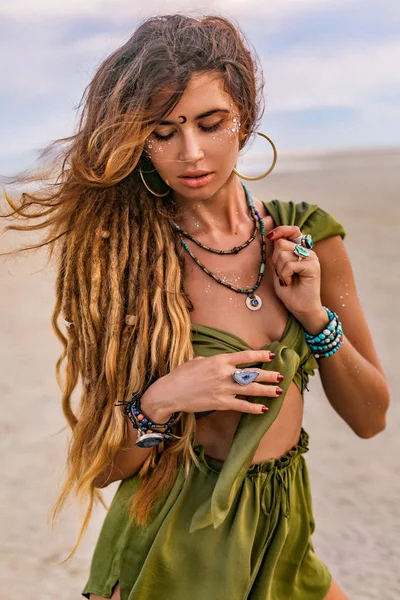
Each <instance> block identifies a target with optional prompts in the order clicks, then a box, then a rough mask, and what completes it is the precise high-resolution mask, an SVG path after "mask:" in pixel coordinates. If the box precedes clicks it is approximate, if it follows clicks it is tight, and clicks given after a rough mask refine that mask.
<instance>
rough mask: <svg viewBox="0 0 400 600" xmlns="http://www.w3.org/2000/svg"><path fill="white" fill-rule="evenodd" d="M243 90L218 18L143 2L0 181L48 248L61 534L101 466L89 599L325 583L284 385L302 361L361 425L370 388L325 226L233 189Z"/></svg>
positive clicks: (256, 84) (300, 211)
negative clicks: (48, 171) (134, 21)
mask: <svg viewBox="0 0 400 600" xmlns="http://www.w3.org/2000/svg"><path fill="white" fill-rule="evenodd" d="M262 91H263V81H262V74H261V71H260V70H259V67H258V64H257V60H256V56H255V53H254V52H253V53H252V52H251V51H250V50H249V47H248V44H246V42H245V38H244V36H243V34H242V33H241V32H240V30H239V29H238V28H237V27H236V26H234V25H233V24H232V23H231V22H229V21H228V20H226V19H224V18H221V17H217V16H209V17H205V18H201V19H195V18H189V17H186V16H183V15H173V16H159V17H154V18H151V19H148V20H146V21H145V22H143V23H142V24H141V25H140V27H139V28H138V29H137V30H136V31H135V32H134V34H133V35H132V37H131V38H130V39H129V40H128V41H127V43H126V44H124V45H123V46H122V47H121V48H119V49H118V50H117V51H116V52H114V53H113V54H112V55H111V56H110V57H108V58H107V59H106V60H105V61H104V62H103V64H102V65H101V66H100V68H99V69H98V71H97V73H96V74H95V76H94V78H93V80H92V82H91V83H90V85H89V86H88V88H87V90H86V92H85V95H86V98H85V100H86V101H85V105H84V110H83V114H82V118H81V121H80V126H79V128H78V131H77V133H76V134H75V135H74V136H72V137H71V138H67V139H64V140H61V142H62V143H66V147H65V148H64V149H63V150H62V154H61V156H62V159H63V160H62V161H61V162H60V164H61V165H62V166H61V169H60V172H59V176H58V178H57V180H56V181H55V182H53V183H52V184H49V187H48V188H46V191H45V192H43V193H35V194H33V193H32V194H30V195H27V194H25V195H23V196H22V203H21V205H19V206H18V205H17V204H16V203H15V202H14V201H12V200H11V198H8V200H9V202H10V204H11V206H12V207H13V209H14V211H15V212H17V213H19V214H20V215H21V216H22V217H26V218H27V219H28V218H32V217H33V216H35V217H42V221H41V223H38V224H36V225H31V227H32V228H36V229H40V228H44V227H47V228H48V230H49V233H48V237H47V238H46V239H45V240H44V243H45V244H49V247H50V248H51V250H52V252H53V250H55V249H56V250H57V252H56V256H57V260H58V279H57V285H56V306H55V310H54V317H53V325H54V329H55V332H56V333H57V335H58V337H59V339H60V340H61V342H62V343H63V345H64V352H63V354H62V356H61V358H60V360H59V361H58V364H57V370H58V371H60V366H61V364H62V362H63V361H64V360H65V362H66V364H65V379H64V381H63V382H62V383H61V385H62V390H63V393H62V403H63V410H64V413H65V416H66V418H67V420H68V423H69V424H70V426H71V428H72V437H71V442H70V447H69V453H68V476H67V479H66V481H65V485H64V487H63V489H62V491H61V494H60V497H59V499H58V502H57V505H56V507H55V511H54V513H55V515H56V514H57V513H58V511H59V510H60V508H61V507H62V505H63V503H64V501H65V499H66V497H67V495H68V494H69V493H70V492H71V491H74V492H75V493H76V494H77V496H78V497H79V498H81V499H82V500H85V499H89V506H88V509H87V513H86V518H85V521H84V523H83V527H82V532H83V531H84V529H85V527H86V525H87V522H88V519H89V517H90V514H91V509H92V506H93V502H94V500H95V499H96V498H97V497H101V493H100V491H99V488H102V487H105V486H106V485H108V484H109V483H110V482H112V481H116V480H122V481H121V484H120V485H119V487H118V490H117V492H116V494H115V497H114V499H113V502H112V504H111V507H110V509H109V511H108V513H107V516H106V519H105V522H104V525H103V528H102V531H101V533H100V537H99V540H98V543H97V546H96V549H95V553H94V556H93V560H92V565H91V572H90V577H89V580H88V582H87V583H86V585H85V587H84V590H83V592H82V593H83V595H84V596H85V597H87V598H91V600H99V598H113V599H114V600H115V599H119V598H121V599H122V600H134V599H136V598H137V599H140V600H161V599H163V600H172V599H174V600H176V599H189V598H190V599H191V600H206V599H207V600H208V599H209V598H213V599H218V600H245V599H251V600H261V599H263V600H265V599H269V600H288V599H291V600H305V599H307V600H322V599H324V598H325V599H327V600H341V599H344V598H346V596H345V595H344V593H343V592H342V591H341V590H340V588H339V587H338V585H337V584H336V583H335V581H334V580H333V579H332V576H331V574H330V572H329V569H328V567H327V566H326V565H325V564H324V563H323V562H322V561H321V560H320V559H319V558H318V557H317V555H316V554H315V552H314V548H313V544H312V540H311V536H312V533H313V531H314V529H315V523H314V518H313V512H312V501H311V494H310V487H309V479H308V474H307V467H306V463H305V460H304V456H303V455H304V453H306V452H307V450H308V435H307V433H306V432H305V431H304V429H303V428H302V419H303V392H304V389H305V387H306V385H307V381H308V377H309V376H310V375H312V374H314V372H315V370H316V369H319V371H320V376H321V379H322V383H323V387H324V390H325V392H326V396H327V399H328V401H329V402H330V403H331V404H332V406H333V407H334V408H335V410H336V411H337V412H338V413H339V414H340V416H341V417H342V418H343V419H344V420H345V421H346V422H347V423H348V425H349V426H350V427H351V428H352V430H353V431H354V432H355V434H356V435H358V436H361V437H363V438H368V437H372V436H374V435H376V434H377V433H378V432H380V431H381V430H383V429H384V427H385V413H386V410H387V406H388V402H389V398H388V396H389V394H388V386H387V382H386V379H385V375H384V373H383V370H382V367H381V365H380V362H379V359H378V356H377V354H376V351H375V349H374V345H373V341H372V339H371V335H370V332H369V329H368V326H367V323H366V321H365V318H364V315H363V312H362V309H361V307H360V303H359V301H358V298H357V293H356V289H355V284H354V279H353V275H352V269H351V265H350V262H349V259H348V256H347V253H346V250H345V248H344V245H343V238H344V236H345V231H344V229H343V227H342V226H341V225H340V224H339V223H338V222H337V221H336V220H335V219H334V218H333V216H331V215H330V214H328V213H327V212H325V211H324V210H322V209H321V208H319V207H318V206H316V205H310V204H307V203H306V202H299V203H293V202H282V201H278V200H272V201H269V202H267V201H264V200H262V199H256V198H252V197H251V194H250V193H249V190H248V189H247V187H245V186H244V185H243V183H242V182H243V179H244V176H243V174H241V173H239V172H238V171H237V169H236V167H235V165H236V162H237V159H238V155H239V152H240V151H241V150H242V148H244V146H245V145H246V143H247V141H248V140H249V138H250V137H251V135H252V134H254V133H255V132H258V131H257V124H258V122H259V120H260V118H261V114H262ZM258 133H260V134H261V135H264V138H265V139H266V145H267V142H268V141H270V142H271V143H272V140H269V138H268V137H267V136H266V135H265V134H263V133H262V132H258ZM272 147H273V150H274V152H275V157H274V162H275V160H276V151H275V146H274V145H273V143H272ZM274 162H273V164H274ZM273 164H272V166H273ZM270 171H271V167H269V165H266V167H265V172H264V173H261V174H260V175H261V177H263V176H265V175H267V174H268V173H269V172H270ZM14 214H15V213H14ZM17 228H19V229H23V228H24V227H23V226H18V227H17ZM344 293H346V294H347V302H346V306H345V307H344V306H342V303H341V300H340V298H341V296H343V295H344ZM60 316H62V318H63V319H64V322H65V326H66V328H65V330H64V327H62V328H60V327H59V324H58V318H59V317H60ZM63 331H64V332H63ZM79 380H80V382H81V385H82V390H81V395H80V402H79V405H78V406H77V407H76V408H74V407H73V405H72V392H73V390H74V389H75V387H76V385H77V383H78V381H79ZM82 532H81V535H82ZM79 539H80V538H79ZM78 543H79V540H78V542H77V544H78ZM77 544H76V546H77ZM76 546H75V548H74V550H73V551H72V553H73V552H74V551H75V549H76Z"/></svg>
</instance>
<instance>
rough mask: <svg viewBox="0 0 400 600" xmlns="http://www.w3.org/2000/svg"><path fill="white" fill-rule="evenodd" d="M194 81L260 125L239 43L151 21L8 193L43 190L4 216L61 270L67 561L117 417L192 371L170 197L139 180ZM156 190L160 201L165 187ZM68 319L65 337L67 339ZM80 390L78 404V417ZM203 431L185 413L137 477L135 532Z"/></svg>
mask: <svg viewBox="0 0 400 600" xmlns="http://www.w3.org/2000/svg"><path fill="white" fill-rule="evenodd" d="M195 72H219V73H220V74H221V75H222V77H223V79H224V85H225V89H226V91H227V92H228V93H229V94H230V96H231V97H232V98H233V99H234V101H235V102H236V104H237V105H238V106H239V109H240V114H241V123H242V131H244V133H245V134H246V138H245V141H246V140H247V139H248V136H249V135H250V134H251V133H252V132H253V131H254V129H255V126H256V124H257V123H258V121H259V119H260V118H261V115H262V104H263V102H262V89H263V78H262V72H261V70H260V69H259V67H258V64H257V56H256V54H255V53H254V56H253V55H252V53H251V52H250V50H249V49H248V47H247V45H246V40H245V37H244V35H243V33H242V32H240V30H239V28H238V27H237V25H234V24H232V23H231V22H230V21H228V20H227V19H225V18H223V17H221V16H215V15H211V16H206V17H203V18H198V19H197V18H193V17H188V16H183V15H164V16H157V17H153V18H150V19H147V20H145V21H144V22H143V23H142V24H141V25H140V26H139V27H138V28H137V30H136V31H135V32H134V34H133V35H132V36H131V37H130V38H129V40H128V41H127V42H126V43H125V44H124V45H123V46H122V47H120V48H119V49H118V50H116V51H115V52H114V53H113V54H111V55H110V56H109V57H108V58H106V59H105V60H104V62H103V63H102V64H101V65H100V67H99V68H98V70H97V72H96V73H95V75H94V77H93V79H92V81H91V82H90V83H89V85H88V86H87V88H86V89H85V91H84V93H83V96H82V99H81V102H80V104H79V107H81V106H82V105H83V110H82V113H81V117H80V121H79V125H78V128H77V132H76V133H75V134H74V135H72V136H70V137H67V138H62V139H59V140H56V141H55V142H53V143H52V144H50V145H49V146H47V147H46V148H45V150H44V151H43V152H42V154H41V156H40V160H43V161H44V160H47V159H49V157H50V159H49V164H50V166H49V167H48V168H47V170H46V173H45V176H44V175H43V173H41V174H40V176H39V172H38V171H35V172H34V174H33V175H32V174H30V173H29V172H28V173H27V172H25V173H23V174H20V175H19V176H17V177H16V178H14V179H13V180H12V183H19V184H29V183H32V182H34V183H38V182H40V184H41V185H40V190H39V192H23V193H22V194H21V196H20V198H19V200H18V201H17V200H15V199H14V198H12V197H11V196H10V195H9V194H8V193H5V198H6V200H7V202H8V205H9V206H10V207H11V208H12V212H11V213H9V214H8V215H6V216H7V217H13V216H15V215H17V216H18V217H19V218H21V219H24V220H25V221H26V222H27V224H26V225H21V224H18V225H17V224H12V225H9V226H7V227H5V231H7V230H9V229H12V230H18V231H35V230H46V235H45V237H44V239H43V241H42V243H40V244H37V245H30V246H28V247H25V248H23V250H26V249H28V250H30V249H34V248H38V247H42V246H47V247H48V249H49V258H53V257H54V258H55V260H56V262H57V280H56V301H55V307H54V312H53V316H52V326H53V329H54V331H55V334H56V335H57V337H58V339H59V340H60V342H61V344H62V345H63V351H62V354H61V356H60V357H59V359H58V361H57V363H56V376H57V380H58V382H59V385H60V388H61V390H62V408H63V412H64V415H65V417H66V420H67V422H68V424H69V426H70V427H71V430H72V433H71V438H70V443H69V448H68V457H67V468H66V478H65V481H64V483H63V486H62V489H61V491H60V494H59V496H58V498H57V500H56V503H55V505H54V508H53V512H52V515H53V521H55V520H56V518H57V516H58V514H59V512H60V510H61V509H62V507H63V505H64V503H65V501H66V499H67V497H68V496H69V494H70V493H71V492H74V493H75V495H76V497H77V498H78V499H79V500H80V501H81V502H82V503H84V504H85V505H86V503H87V508H86V513H85V515H84V518H83V522H82V526H81V530H80V533H79V536H78V539H77V542H76V544H75V546H74V548H73V549H72V551H71V553H70V555H69V556H68V557H67V559H66V560H68V559H69V558H70V557H71V556H72V555H73V554H74V552H75V551H76V548H77V547H78V545H79V542H80V540H81V538H82V535H83V533H84V531H85V529H86V527H87V524H88V522H89V519H90V516H91V512H92V508H93V503H94V501H95V500H96V499H100V500H101V493H100V491H99V490H98V489H96V487H95V480H96V478H97V477H98V476H99V475H100V474H101V473H102V472H104V470H105V469H106V468H107V467H109V466H110V465H111V464H112V462H113V458H114V457H115V456H116V454H117V452H119V451H120V449H121V446H122V444H123V443H124V440H125V439H126V428H127V427H128V426H130V425H128V421H127V419H126V418H125V417H124V416H123V413H122V411H121V409H119V408H116V407H115V404H116V403H117V402H119V401H121V400H126V399H129V398H130V397H131V395H132V394H133V393H141V392H143V391H144V390H145V389H146V388H147V387H148V386H149V385H151V383H152V382H154V381H155V380H156V379H157V378H159V377H162V376H163V375H165V374H167V373H169V372H170V371H172V370H173V369H175V368H176V367H177V366H179V365H180V364H182V363H184V362H186V361H188V360H190V359H191V358H193V349H192V345H191V330H190V317H189V310H190V301H189V299H188V297H187V295H186V293H185V291H184V260H183V256H182V251H181V247H180V245H179V244H178V243H177V237H176V233H174V230H173V227H172V219H173V218H174V217H175V216H176V213H175V206H174V202H173V198H172V194H170V195H169V196H168V197H166V198H156V197H155V196H152V195H150V194H149V192H148V191H147V190H146V189H145V187H144V186H143V184H142V183H141V181H140V178H139V177H138V171H137V167H138V165H140V164H141V161H143V160H144V151H143V148H144V143H145V140H146V138H147V137H148V135H149V133H151V131H152V130H153V129H154V127H155V126H156V125H157V123H159V122H161V121H162V120H163V119H165V116H166V115H167V114H168V113H169V112H170V111H171V110H172V109H173V108H174V106H176V104H177V103H178V102H179V99H180V97H181V96H182V93H183V92H184V90H185V88H186V87H187V84H188V82H189V81H190V78H191V76H192V74H193V73H195ZM160 90H166V92H165V93H164V94H163V101H162V103H159V106H158V107H157V105H156V104H155V103H154V101H153V100H154V98H155V97H156V96H157V92H158V91H160ZM79 107H78V108H79ZM244 143H245V142H244ZM244 143H242V145H241V147H243V146H244ZM57 149H58V150H57ZM10 181H11V180H10ZM149 184H151V187H152V188H153V189H155V190H157V189H158V186H160V187H164V189H165V185H164V186H162V185H161V182H160V180H159V178H158V177H157V175H156V174H155V175H154V177H153V180H152V179H151V178H149ZM37 220H39V222H37ZM20 251H21V250H20ZM60 316H61V317H62V318H63V319H65V321H66V322H67V325H69V326H68V327H67V328H66V329H64V327H63V328H62V329H61V328H60V326H59V323H58V319H59V317H60ZM63 331H65V333H63ZM62 365H64V378H62V376H61V367H62ZM79 380H80V382H81V384H82V391H81V395H80V399H79V404H78V406H77V408H75V409H74V408H73V406H72V394H73V391H74V390H75V388H76V386H77V384H78V381H79ZM194 431H195V419H194V415H193V414H191V413H182V414H181V416H180V419H179V421H178V423H177V425H176V426H175V433H176V435H177V436H179V439H178V441H176V442H174V443H163V444H161V445H160V446H157V447H155V448H153V449H152V450H151V452H150V454H149V456H148V457H147V459H146V460H145V462H144V463H143V465H142V467H141V469H140V471H139V476H140V478H141V486H140V488H139V490H138V492H137V493H136V494H135V496H134V497H133V498H132V504H131V507H130V513H131V518H132V521H134V522H136V523H138V524H142V525H144V524H145V523H146V522H147V520H148V518H149V516H150V514H151V510H152V508H153V506H154V503H155V502H156V500H159V499H160V498H162V497H163V495H164V494H166V493H167V492H168V490H169V489H170V487H171V484H172V482H173V481H174V479H175V477H176V472H177V468H178V466H179V464H181V463H183V464H184V465H185V471H186V473H188V470H189V468H190V465H191V461H192V460H194V459H195V455H194V453H193V448H192V442H193V437H194Z"/></svg>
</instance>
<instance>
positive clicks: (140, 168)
mask: <svg viewBox="0 0 400 600" xmlns="http://www.w3.org/2000/svg"><path fill="white" fill-rule="evenodd" d="M139 173H140V177H141V180H142V181H143V185H144V186H145V187H146V188H147V189H148V190H149V192H150V194H153V196H157V198H164V196H168V194H169V193H170V191H171V189H169V190H168V191H167V192H165V193H164V194H159V193H157V192H154V191H153V190H152V189H150V188H149V186H148V185H147V183H146V181H145V179H144V175H143V173H142V167H140V166H139Z"/></svg>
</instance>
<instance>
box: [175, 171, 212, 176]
mask: <svg viewBox="0 0 400 600" xmlns="http://www.w3.org/2000/svg"><path fill="white" fill-rule="evenodd" d="M209 174H210V171H200V170H197V171H186V172H185V173H183V174H182V175H181V176H180V177H183V178H186V177H202V176H203V175H209Z"/></svg>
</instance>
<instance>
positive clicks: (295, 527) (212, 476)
mask: <svg viewBox="0 0 400 600" xmlns="http://www.w3.org/2000/svg"><path fill="white" fill-rule="evenodd" d="M308 439H309V438H308V434H307V433H306V432H305V431H304V429H302V431H301V435H300V439H299V441H298V444H297V445H296V446H294V447H293V448H292V449H291V450H289V452H287V453H286V454H284V455H283V456H281V457H280V458H274V459H269V460H266V461H264V462H262V463H258V464H255V465H251V466H250V467H249V468H248V470H247V473H246V474H245V477H244V479H243V482H242V484H241V489H240V493H239V494H237V496H236V499H235V503H234V505H233V507H232V510H230V512H229V514H228V516H227V518H226V519H225V520H224V522H223V523H222V524H221V525H220V526H219V527H217V528H214V527H212V526H211V527H206V528H202V529H200V530H196V531H192V532H190V530H189V524H190V523H191V521H192V518H193V515H194V514H195V513H196V511H197V510H198V509H199V507H200V506H201V505H202V503H203V502H204V501H205V500H206V499H208V498H210V496H211V495H212V492H213V490H214V488H215V484H216V481H217V479H218V476H219V473H220V472H221V469H222V466H223V461H221V460H219V459H215V458H212V457H210V456H207V455H206V454H204V448H203V446H201V445H199V444H198V445H196V446H195V452H196V455H197V456H198V458H199V461H200V469H198V467H196V465H194V464H193V465H192V468H191V471H190V474H189V477H188V479H187V480H186V481H185V478H184V474H183V469H182V470H181V471H180V472H179V473H178V477H177V479H176V481H175V485H174V486H173V488H172V490H171V492H170V493H169V495H168V497H167V499H166V500H165V501H164V502H163V504H162V506H161V508H160V509H159V511H158V512H157V514H156V515H155V516H154V517H153V518H152V520H151V522H150V523H149V524H148V525H147V526H146V527H145V528H141V527H137V526H132V524H131V523H130V522H129V517H128V504H129V501H130V498H131V496H132V494H134V493H135V490H136V489H137V487H138V485H139V477H138V476H137V475H135V476H133V477H131V478H129V479H126V480H124V481H122V482H121V484H120V486H119V488H118V492H117V493H116V495H115V497H114V500H113V502H112V504H111V507H110V510H109V512H108V514H107V516H106V519H105V521H104V524H103V528H102V531H101V534H100V538H99V540H98V543H97V546H96V549H95V553H94V556H93V559H92V567H91V572H90V578H89V581H88V582H87V584H86V586H85V588H84V590H83V592H82V593H83V595H84V596H85V597H86V598H89V594H90V593H94V594H98V595H100V596H104V597H106V598H110V597H111V595H112V590H113V588H114V586H115V585H116V584H117V583H118V582H119V583H120V593H121V600H186V599H187V600H189V599H190V600H210V599H212V600H214V599H215V600H247V599H249V600H323V598H324V597H325V596H326V594H327V593H328V590H329V587H330V583H331V574H330V572H329V570H328V568H327V566H326V565H325V564H324V563H323V562H322V561H321V560H320V559H319V558H318V557H317V556H316V554H315V552H314V548H313V545H312V541H311V535H312V533H313V531H314V529H315V523H314V517H313V511H312V501H311V493H310V483H309V476H308V471H307V465H306V462H305V460H304V457H303V454H304V453H305V452H307V451H308ZM106 549H107V551H106V552H105V550H106Z"/></svg>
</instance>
